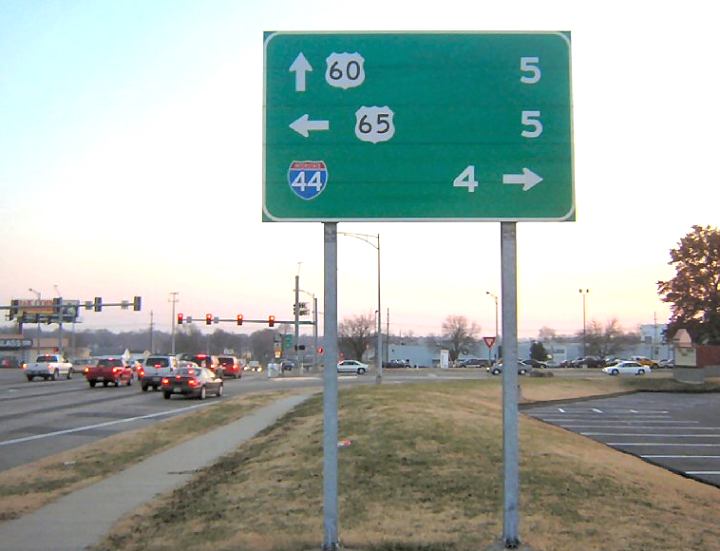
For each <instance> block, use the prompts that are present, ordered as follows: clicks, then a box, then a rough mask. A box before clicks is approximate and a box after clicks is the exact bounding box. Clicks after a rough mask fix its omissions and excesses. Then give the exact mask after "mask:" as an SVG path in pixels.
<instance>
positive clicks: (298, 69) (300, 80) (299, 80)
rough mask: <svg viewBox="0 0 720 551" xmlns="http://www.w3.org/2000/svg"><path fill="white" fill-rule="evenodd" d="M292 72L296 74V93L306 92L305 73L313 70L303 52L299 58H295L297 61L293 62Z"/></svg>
mask: <svg viewBox="0 0 720 551" xmlns="http://www.w3.org/2000/svg"><path fill="white" fill-rule="evenodd" d="M289 70H290V72H291V73H295V91H296V92H304V91H305V73H306V72H308V71H312V70H313V68H312V67H311V66H310V63H309V62H308V60H307V59H305V56H304V55H303V53H302V52H300V53H299V54H298V56H297V57H296V58H295V61H293V62H292V65H290V69H289Z"/></svg>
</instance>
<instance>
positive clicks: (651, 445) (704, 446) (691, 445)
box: [605, 442, 720, 448]
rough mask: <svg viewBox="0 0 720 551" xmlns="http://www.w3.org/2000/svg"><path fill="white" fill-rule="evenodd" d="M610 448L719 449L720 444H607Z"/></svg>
mask: <svg viewBox="0 0 720 551" xmlns="http://www.w3.org/2000/svg"><path fill="white" fill-rule="evenodd" d="M605 444H607V445H608V446H647V447H649V448H664V447H670V446H682V447H685V448H718V447H720V444H687V443H685V444H680V443H678V444H667V443H666V444H663V443H661V442H605Z"/></svg>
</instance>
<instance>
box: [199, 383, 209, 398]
mask: <svg viewBox="0 0 720 551" xmlns="http://www.w3.org/2000/svg"><path fill="white" fill-rule="evenodd" d="M206 397H207V394H206V393H205V387H204V386H201V387H200V396H198V398H200V399H201V400H204V399H205V398H206Z"/></svg>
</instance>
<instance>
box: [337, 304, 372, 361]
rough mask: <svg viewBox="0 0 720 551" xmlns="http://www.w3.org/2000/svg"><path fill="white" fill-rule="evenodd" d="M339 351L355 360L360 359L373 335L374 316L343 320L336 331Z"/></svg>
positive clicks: (367, 315) (368, 315) (360, 316)
mask: <svg viewBox="0 0 720 551" xmlns="http://www.w3.org/2000/svg"><path fill="white" fill-rule="evenodd" d="M338 333H339V337H340V343H339V344H340V350H341V351H342V352H343V353H344V354H345V355H346V356H351V357H352V358H355V359H358V360H360V359H362V356H363V354H364V353H365V350H366V349H367V348H368V346H369V344H370V341H371V340H372V337H373V335H374V334H375V316H374V315H373V314H366V315H359V316H354V317H352V318H345V319H344V320H343V321H342V322H340V327H339V330H338Z"/></svg>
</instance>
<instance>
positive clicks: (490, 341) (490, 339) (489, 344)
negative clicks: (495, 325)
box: [483, 337, 495, 348]
mask: <svg viewBox="0 0 720 551" xmlns="http://www.w3.org/2000/svg"><path fill="white" fill-rule="evenodd" d="M483 341H484V342H485V346H487V347H488V348H492V347H493V345H494V344H495V337H483Z"/></svg>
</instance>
